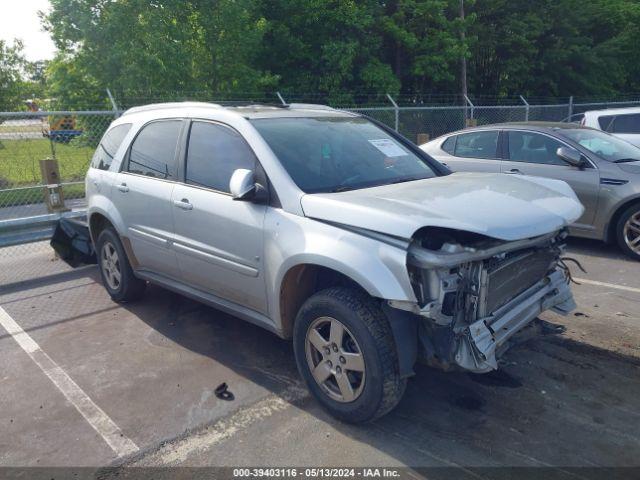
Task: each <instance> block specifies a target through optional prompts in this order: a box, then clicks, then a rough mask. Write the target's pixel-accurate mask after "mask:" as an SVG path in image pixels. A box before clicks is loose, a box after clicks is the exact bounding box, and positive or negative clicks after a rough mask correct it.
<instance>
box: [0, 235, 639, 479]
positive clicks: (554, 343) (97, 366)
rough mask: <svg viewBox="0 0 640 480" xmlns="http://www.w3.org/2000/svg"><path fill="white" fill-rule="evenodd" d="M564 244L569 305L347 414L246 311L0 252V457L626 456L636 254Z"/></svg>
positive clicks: (289, 461)
mask: <svg viewBox="0 0 640 480" xmlns="http://www.w3.org/2000/svg"><path fill="white" fill-rule="evenodd" d="M570 255H571V256H573V257H574V258H576V259H578V260H579V261H580V262H581V263H582V264H583V265H584V267H585V269H586V270H587V272H588V273H582V272H579V271H578V270H577V269H576V268H573V271H574V275H575V276H576V277H579V278H580V279H583V280H578V281H579V282H581V284H580V285H575V286H574V293H575V297H576V300H577V303H578V309H577V310H576V312H574V313H573V314H571V315H570V316H568V317H561V316H558V315H555V314H545V315H544V317H543V320H545V321H546V322H548V323H547V324H546V328H545V335H543V336H541V337H539V338H537V339H535V340H533V341H530V342H528V343H526V344H523V345H520V346H518V347H516V348H514V349H513V350H511V351H510V352H508V354H507V355H506V357H505V358H504V361H503V362H502V363H503V364H502V369H501V370H500V371H499V372H498V373H497V374H489V375H485V376H477V375H468V374H463V373H441V372H438V371H434V370H431V369H429V368H426V367H419V368H418V369H417V375H416V376H415V377H414V378H412V379H411V381H410V383H409V386H408V390H407V394H406V396H405V397H404V399H403V401H402V402H401V403H400V405H399V407H398V408H397V409H396V410H395V411H393V412H392V413H391V414H390V415H388V416H387V417H385V418H383V419H381V420H379V421H376V422H375V423H371V424H367V425H361V426H352V425H345V424H342V423H339V422H337V421H335V420H333V419H332V418H330V417H329V416H328V415H327V414H325V413H324V412H323V411H322V410H321V409H320V408H319V406H318V404H316V402H315V401H314V400H313V399H312V398H310V397H309V395H308V394H307V392H306V391H305V389H304V388H303V387H302V385H301V384H300V382H299V378H298V376H297V373H296V371H295V366H294V361H293V351H292V348H291V346H290V344H289V343H287V342H285V341H283V340H280V339H278V338H277V337H275V336H273V335H271V334H269V333H267V332H265V331H262V330H261V329H259V328H258V327H255V326H253V325H250V324H248V323H244V322H242V321H240V320H237V319H235V318H233V317H231V316H228V315H226V314H223V313H221V312H218V311H216V310H213V309H211V308H208V307H205V306H202V305H200V304H197V303H195V302H192V301H190V300H188V299H186V298H183V297H180V296H178V295H175V294H173V293H169V292H167V291H165V290H163V289H161V288H158V287H150V288H149V290H148V293H147V295H146V297H145V299H144V300H143V301H142V302H139V303H135V304H131V305H126V306H120V305H118V304H115V303H113V302H111V300H110V299H109V297H108V295H107V294H106V292H105V291H104V289H103V288H102V286H101V285H100V281H99V276H98V272H97V269H96V268H95V267H84V268H79V269H76V270H72V269H70V268H68V267H66V266H65V265H64V264H63V263H62V262H60V261H57V260H55V259H54V258H53V254H52V252H51V250H49V249H48V248H41V249H34V250H33V251H31V253H30V254H29V257H28V262H29V264H30V265H31V266H32V267H33V266H38V268H41V275H40V276H39V278H36V279H31V280H26V281H17V282H16V281H14V280H15V279H14V274H13V272H15V271H17V270H18V268H19V265H20V262H24V261H25V260H24V256H20V255H16V256H9V255H5V256H2V257H0V285H3V286H1V287H0V307H2V310H0V324H1V325H2V326H0V412H1V413H0V425H1V428H0V432H2V435H0V465H2V466H75V467H78V466H104V465H123V464H124V465H137V466H163V465H188V466H211V465H213V466H296V465H297V466H326V465H331V466H371V465H376V466H404V465H408V466H412V467H425V466H426V467H428V466H436V467H438V466H441V467H459V468H462V469H464V468H466V467H477V466H487V467H493V466H529V467H538V466H546V467H557V468H558V469H559V470H560V471H562V469H564V468H566V467H593V466H605V467H612V466H636V467H637V466H640V429H638V425H640V308H639V307H640V275H639V272H640V264H639V263H636V262H632V261H630V260H627V259H626V258H624V257H623V256H621V255H620V254H618V252H617V251H616V250H615V249H613V248H612V247H607V246H605V245H602V244H600V243H598V242H590V241H584V240H572V241H571V242H570ZM222 382H226V383H227V384H228V386H229V390H230V391H231V392H232V393H233V396H234V399H233V400H221V399H219V398H217V397H216V396H215V394H214V389H215V388H216V386H218V385H219V384H220V383H222ZM471 473H473V472H471ZM474 475H475V474H474ZM571 475H574V474H573V473H571Z"/></svg>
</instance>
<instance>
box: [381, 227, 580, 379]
mask: <svg viewBox="0 0 640 480" xmlns="http://www.w3.org/2000/svg"><path fill="white" fill-rule="evenodd" d="M566 236H567V232H566V231H564V230H563V231H561V232H553V233H551V234H547V235H543V236H540V237H536V238H531V239H525V240H517V241H510V242H505V241H500V240H496V239H492V238H489V237H485V236H482V235H477V234H473V233H468V232H460V231H455V230H448V229H425V230H422V231H419V232H418V233H417V234H416V235H415V236H414V239H413V242H412V244H411V246H410V248H409V253H408V256H407V263H408V270H409V276H410V279H411V283H412V285H413V288H414V291H415V294H416V297H417V298H418V304H417V305H416V304H411V305H409V304H407V303H404V302H389V303H390V305H391V306H392V307H395V308H400V309H404V310H409V311H412V312H413V313H414V314H417V315H418V316H419V317H420V319H421V321H420V322H419V327H418V332H419V339H420V341H419V357H420V359H421V360H422V361H426V362H427V363H429V364H431V365H436V366H439V367H441V368H444V369H451V368H462V369H465V370H468V371H473V372H486V371H489V370H492V369H496V368H497V366H498V365H497V358H498V357H499V356H500V355H501V354H502V353H503V352H504V351H505V350H506V349H507V348H508V347H509V346H510V343H511V342H510V339H513V337H514V335H516V334H518V333H519V332H521V331H523V329H524V328H525V327H527V326H528V325H529V324H530V323H531V322H532V321H533V320H534V319H535V318H536V317H537V316H538V315H539V314H540V313H542V312H543V311H545V310H548V309H553V310H555V311H557V312H559V313H561V314H566V313H568V312H570V311H571V310H573V309H574V308H575V303H574V301H573V296H572V293H571V290H570V288H569V273H568V271H567V269H566V267H565V266H564V265H563V263H562V260H561V255H562V252H563V249H564V240H565V238H566Z"/></svg>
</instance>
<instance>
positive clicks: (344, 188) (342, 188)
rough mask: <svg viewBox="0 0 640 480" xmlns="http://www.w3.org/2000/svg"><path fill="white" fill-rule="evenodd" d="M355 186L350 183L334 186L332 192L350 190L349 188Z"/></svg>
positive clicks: (351, 188)
mask: <svg viewBox="0 0 640 480" xmlns="http://www.w3.org/2000/svg"><path fill="white" fill-rule="evenodd" d="M354 188H356V187H353V186H350V185H339V186H337V187H336V188H332V189H331V193H338V192H348V191H349V190H353V189H354Z"/></svg>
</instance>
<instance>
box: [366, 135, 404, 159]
mask: <svg viewBox="0 0 640 480" xmlns="http://www.w3.org/2000/svg"><path fill="white" fill-rule="evenodd" d="M369 143H370V144H371V145H373V146H374V147H376V148H377V149H378V150H380V151H381V152H382V153H384V154H385V155H386V156H387V157H404V156H405V155H408V154H407V152H405V151H404V149H403V148H402V147H400V145H398V144H397V143H396V142H394V141H393V140H390V139H388V138H380V139H376V140H369Z"/></svg>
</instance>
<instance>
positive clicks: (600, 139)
mask: <svg viewBox="0 0 640 480" xmlns="http://www.w3.org/2000/svg"><path fill="white" fill-rule="evenodd" d="M562 135H564V136H565V137H567V138H569V139H570V140H573V141H574V142H576V143H579V144H580V145H582V146H583V147H584V148H586V149H587V150H589V151H591V152H593V153H595V154H596V155H598V156H599V157H600V158H602V159H603V160H607V161H609V162H617V163H618V162H632V161H636V160H640V148H638V147H636V146H635V145H632V144H630V143H629V142H626V141H624V140H622V139H620V138H617V137H614V136H613V135H609V134H608V133H604V132H600V131H598V130H590V129H586V128H576V129H575V130H574V129H570V130H563V131H562Z"/></svg>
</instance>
